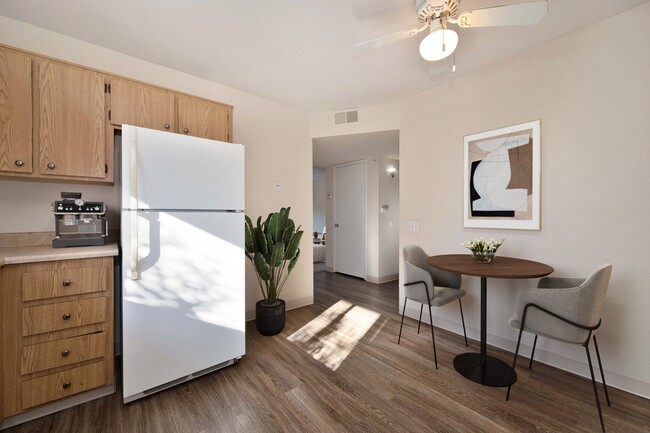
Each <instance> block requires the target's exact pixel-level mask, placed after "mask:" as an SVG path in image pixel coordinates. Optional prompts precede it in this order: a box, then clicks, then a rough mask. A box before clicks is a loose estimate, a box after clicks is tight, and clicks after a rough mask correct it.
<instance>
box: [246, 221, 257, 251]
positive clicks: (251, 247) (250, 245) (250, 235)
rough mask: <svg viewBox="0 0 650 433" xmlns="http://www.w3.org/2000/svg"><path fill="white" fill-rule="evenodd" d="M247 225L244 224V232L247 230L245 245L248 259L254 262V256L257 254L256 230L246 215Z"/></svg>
mask: <svg viewBox="0 0 650 433" xmlns="http://www.w3.org/2000/svg"><path fill="white" fill-rule="evenodd" d="M245 219H246V221H245V223H244V230H245V242H244V245H245V247H246V257H248V258H249V259H250V260H253V254H255V251H257V249H258V248H257V237H256V234H255V229H254V228H253V222H252V221H251V219H250V218H249V217H248V216H247V215H246V216H245Z"/></svg>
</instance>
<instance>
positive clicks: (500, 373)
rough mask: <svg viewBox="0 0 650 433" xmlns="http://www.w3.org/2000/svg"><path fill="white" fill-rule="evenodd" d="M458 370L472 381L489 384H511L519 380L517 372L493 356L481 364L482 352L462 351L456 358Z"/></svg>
mask: <svg viewBox="0 0 650 433" xmlns="http://www.w3.org/2000/svg"><path fill="white" fill-rule="evenodd" d="M454 368H455V369H456V371H457V372H459V373H460V374H461V375H463V376H464V377H465V378H467V379H469V380H471V381H472V382H476V383H480V384H481V385H487V386H495V387H497V386H509V385H512V384H513V383H515V382H516V381H517V373H515V371H514V370H513V369H512V367H510V366H509V365H508V364H506V363H505V362H503V361H501V360H500V359H497V358H494V357H492V356H489V355H488V356H487V357H486V362H485V364H481V354H480V353H461V354H460V355H457V356H456V357H455V358H454Z"/></svg>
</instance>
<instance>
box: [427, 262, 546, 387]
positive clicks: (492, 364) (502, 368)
mask: <svg viewBox="0 0 650 433" xmlns="http://www.w3.org/2000/svg"><path fill="white" fill-rule="evenodd" d="M427 263H428V264H430V265H431V266H433V267H434V268H438V269H442V270H444V271H451V272H458V273H459V274H464V275H471V276H476V277H481V351H480V353H475V352H468V353H461V354H460V355H457V356H456V357H455V358H454V368H455V369H456V371H457V372H459V373H460V374H461V375H463V376H464V377H466V378H467V379H469V380H471V381H473V382H476V383H480V384H482V385H487V386H495V387H498V386H509V385H511V384H513V383H515V382H516V381H517V374H516V373H515V371H514V370H513V369H512V367H511V366H510V365H509V364H506V363H505V362H504V361H502V360H500V359H498V358H495V357H493V356H490V355H488V354H487V279H488V278H511V279H512V278H539V277H544V276H546V275H548V274H550V273H552V272H553V268H552V267H551V266H549V265H546V264H544V263H539V262H534V261H532V260H524V259H517V258H514V257H502V256H495V257H494V259H493V260H492V262H491V263H477V262H475V261H474V258H473V257H472V256H471V255H470V254H444V255H438V256H433V257H429V258H428V259H427Z"/></svg>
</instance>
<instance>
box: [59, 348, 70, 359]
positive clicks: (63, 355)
mask: <svg viewBox="0 0 650 433" xmlns="http://www.w3.org/2000/svg"><path fill="white" fill-rule="evenodd" d="M68 355H70V351H69V350H68V349H65V350H64V351H63V352H61V356H62V357H64V358H65V357H66V356H68Z"/></svg>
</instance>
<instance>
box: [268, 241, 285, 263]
mask: <svg viewBox="0 0 650 433" xmlns="http://www.w3.org/2000/svg"><path fill="white" fill-rule="evenodd" d="M283 261H284V243H283V242H282V241H280V242H278V243H277V244H275V247H274V248H273V254H271V262H270V265H271V266H272V267H274V268H277V267H279V266H282V262H283Z"/></svg>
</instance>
